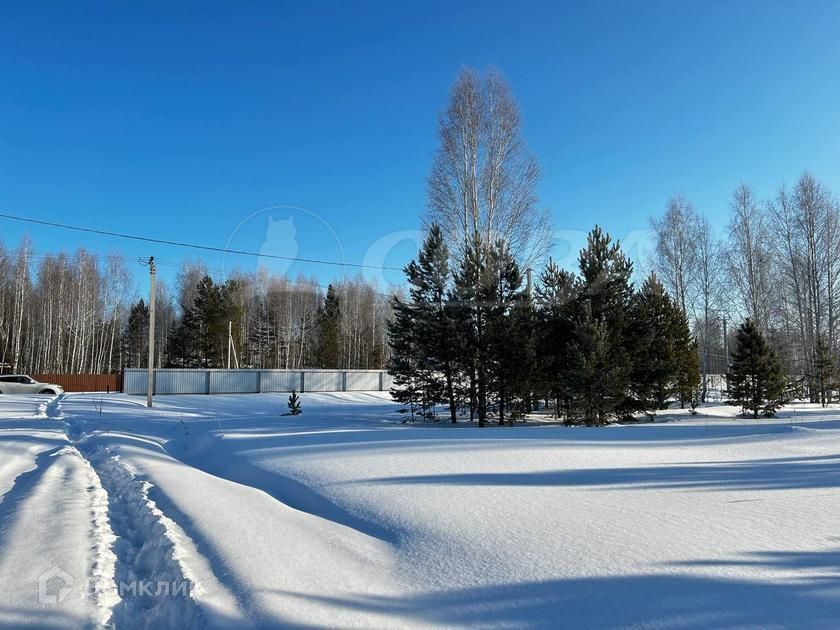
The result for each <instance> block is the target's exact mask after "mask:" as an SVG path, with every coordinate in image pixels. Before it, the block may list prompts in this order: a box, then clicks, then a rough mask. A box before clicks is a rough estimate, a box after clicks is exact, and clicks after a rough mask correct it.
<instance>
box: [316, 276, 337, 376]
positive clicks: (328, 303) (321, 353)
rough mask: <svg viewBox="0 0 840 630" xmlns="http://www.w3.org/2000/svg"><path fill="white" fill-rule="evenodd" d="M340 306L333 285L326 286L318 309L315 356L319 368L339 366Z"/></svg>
mask: <svg viewBox="0 0 840 630" xmlns="http://www.w3.org/2000/svg"><path fill="white" fill-rule="evenodd" d="M340 338H341V307H340V305H339V299H338V295H337V294H336V292H335V288H334V287H333V285H331V284H330V285H329V286H328V287H327V294H326V296H324V303H323V304H322V305H321V307H320V308H319V309H318V348H317V350H316V353H315V356H316V359H317V361H318V367H320V368H338V367H341V366H340V363H341V345H340V341H341V339H340Z"/></svg>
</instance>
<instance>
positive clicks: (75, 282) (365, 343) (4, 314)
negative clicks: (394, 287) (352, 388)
mask: <svg viewBox="0 0 840 630" xmlns="http://www.w3.org/2000/svg"><path fill="white" fill-rule="evenodd" d="M138 292H139V293H140V294H141V295H142V288H141V289H140V290H139V291H138V288H137V287H136V285H135V283H134V282H133V281H132V280H131V274H130V273H129V271H128V267H127V264H126V261H125V260H124V259H123V258H122V257H121V256H107V257H99V256H95V255H92V254H90V253H88V252H86V251H84V250H79V251H77V252H76V253H75V254H69V253H58V254H37V253H35V252H34V248H33V246H32V243H31V242H30V240H29V239H28V238H26V239H24V240H23V242H22V243H20V245H19V246H18V247H17V248H15V249H13V250H9V249H7V248H6V247H4V245H3V244H2V243H0V366H3V370H4V371H7V372H32V373H68V374H72V373H106V372H114V371H119V370H121V369H122V368H124V367H146V365H147V362H148V318H149V312H148V306H147V299H146V298H145V297H143V298H140V299H138V297H137V295H138ZM155 301H156V308H155V319H156V326H155V330H156V335H155V350H156V352H155V354H156V360H155V364H156V366H157V367H223V366H224V365H225V364H226V361H227V347H228V322H232V331H233V339H234V347H235V349H236V354H237V358H238V360H239V364H240V366H242V367H259V368H302V367H315V368H318V367H324V368H329V367H340V368H351V369H353V368H354V369H367V368H371V369H374V368H382V367H384V365H385V363H386V361H387V358H388V345H387V339H386V321H387V319H388V316H389V310H390V307H389V304H388V300H387V298H386V297H384V296H382V295H380V294H379V293H377V291H376V288H375V287H374V286H373V285H371V284H369V283H367V282H366V281H364V280H362V279H353V280H343V281H341V282H338V283H336V284H335V285H333V286H331V287H329V288H328V289H327V290H326V291H325V290H324V289H322V288H321V287H320V286H319V285H318V284H317V282H316V281H315V280H311V279H305V278H298V279H296V280H289V279H287V278H285V277H280V276H273V275H271V274H269V273H267V272H264V271H263V270H260V271H259V272H258V273H250V274H246V273H234V274H230V275H229V276H228V277H227V278H225V279H224V280H223V281H216V280H214V279H213V277H212V276H211V275H210V274H208V272H207V270H206V268H205V267H204V265H203V264H201V263H193V264H188V265H186V266H184V267H183V268H182V269H181V271H180V272H179V274H178V276H177V279H176V282H175V287H174V290H173V289H171V288H170V287H169V286H167V284H166V283H165V282H161V281H160V280H159V281H158V283H157V290H156V298H155Z"/></svg>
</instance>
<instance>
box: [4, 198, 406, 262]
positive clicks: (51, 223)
mask: <svg viewBox="0 0 840 630" xmlns="http://www.w3.org/2000/svg"><path fill="white" fill-rule="evenodd" d="M0 218H3V219H9V220H11V221H20V222H22V223H31V224H34V225H44V226H47V227H54V228H60V229H62V230H74V231H76V232H85V233H87V234H98V235H100V236H111V237H114V238H124V239H128V240H132V241H142V242H144V243H157V244H160V245H171V246H173V247H185V248H188V249H197V250H204V251H209V252H216V253H220V254H236V255H240V256H255V257H257V258H271V259H275V260H289V261H292V262H304V263H312V264H316V265H334V266H338V267H353V268H356V269H376V270H386V271H402V269H401V268H399V267H387V266H385V265H382V266H378V265H363V264H360V263H348V262H337V261H335V260H321V259H318V258H295V257H292V256H280V255H278V254H260V253H257V252H249V251H245V250H239V249H227V248H225V247H213V246H212V245H198V244H196V243H186V242H183V241H169V240H166V239H160V238H151V237H148V236H139V235H136V234H124V233H122V232H111V231H109V230H100V229H97V228H87V227H81V226H78V225H68V224H66V223H56V222H54V221H44V220H42V219H31V218H29V217H21V216H17V215H14V214H5V213H2V212H0Z"/></svg>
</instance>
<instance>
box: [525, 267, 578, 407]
mask: <svg viewBox="0 0 840 630" xmlns="http://www.w3.org/2000/svg"><path fill="white" fill-rule="evenodd" d="M578 291H579V288H578V286H577V280H576V278H575V275H574V274H573V273H571V272H569V271H565V270H563V269H560V267H558V266H557V265H556V264H555V263H554V261H553V260H549V261H548V265H546V267H545V269H544V270H543V272H542V274H541V275H540V279H539V282H538V283H537V287H536V295H537V302H538V304H539V306H538V307H537V310H536V313H535V328H536V330H535V339H534V343H535V346H536V348H535V361H536V368H535V369H536V374H537V376H536V380H537V386H538V388H539V389H540V391H542V392H543V395H544V396H545V397H546V398H550V399H551V400H552V401H554V412H555V416H556V417H558V418H559V417H560V413H561V409H562V410H563V414H564V415H566V416H568V414H569V405H570V401H571V395H572V391H571V387H570V385H571V344H572V335H573V333H574V326H575V317H576V303H577V299H578Z"/></svg>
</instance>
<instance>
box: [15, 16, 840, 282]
mask: <svg viewBox="0 0 840 630" xmlns="http://www.w3.org/2000/svg"><path fill="white" fill-rule="evenodd" d="M0 7H2V9H1V10H0V86H2V87H0V90H1V92H0V94H2V97H0V212H9V213H16V214H23V215H28V216H37V217H40V218H46V219H50V220H57V221H64V222H69V223H77V224H83V225H87V226H104V227H106V228H109V229H115V230H120V231H126V232H134V233H140V234H145V235H150V236H159V237H163V238H174V239H185V240H192V241H196V242H201V243H207V244H211V245H214V246H224V245H225V244H226V243H228V241H229V240H230V244H231V246H234V247H238V248H240V249H251V250H259V249H260V248H264V251H271V252H273V253H280V254H282V253H283V252H294V251H295V250H296V251H297V255H299V256H304V257H321V258H329V259H341V258H342V257H343V258H344V259H345V260H347V261H351V262H362V260H363V258H364V256H365V253H366V252H367V251H368V250H369V249H370V247H371V245H372V244H373V243H374V242H375V241H376V240H377V239H379V238H382V237H387V236H388V235H392V234H393V233H395V232H399V231H402V230H415V229H417V227H418V225H419V215H420V214H421V213H422V211H423V209H424V206H425V198H424V195H425V190H424V187H425V178H426V174H427V171H428V167H429V163H430V159H431V156H432V154H433V152H434V150H435V146H436V135H435V128H436V120H437V116H438V113H439V112H440V110H441V109H442V108H443V107H444V106H445V104H446V99H447V94H448V91H449V89H450V86H451V84H452V82H453V80H454V78H455V75H456V74H457V72H458V70H459V69H460V68H461V67H462V66H472V67H476V68H484V67H486V66H488V65H493V66H495V67H497V68H498V69H500V70H501V71H502V73H503V74H504V75H505V76H506V77H507V78H508V80H509V81H510V83H511V85H512V87H513V90H514V92H515V94H516V96H517V98H518V100H519V102H520V104H521V108H522V115H523V121H524V133H525V138H526V140H527V142H528V144H529V145H530V147H531V148H532V150H533V151H534V152H535V153H536V155H537V157H538V159H539V161H540V163H541V165H542V168H543V171H544V177H543V180H542V184H541V186H540V197H541V203H542V204H543V205H544V206H545V207H547V208H548V209H549V210H550V211H551V213H552V215H553V218H554V223H555V226H556V227H557V228H558V229H561V230H571V231H575V230H581V231H583V230H587V229H589V228H590V227H591V225H592V224H594V223H595V222H598V223H601V224H602V225H604V226H605V227H606V228H607V229H608V230H609V231H611V232H612V233H614V234H615V235H617V236H619V237H623V236H625V235H626V234H628V233H629V232H630V231H631V230H638V229H645V228H646V227H647V224H648V217H649V216H650V215H651V214H652V213H656V212H659V211H660V210H661V208H662V206H663V205H664V203H665V201H666V199H667V197H668V196H669V195H671V194H672V193H674V192H678V191H679V192H682V193H684V194H685V195H686V196H688V197H689V198H690V199H692V200H693V201H694V202H695V204H696V206H697V207H698V209H700V210H701V211H703V212H705V213H707V214H708V215H709V216H710V217H711V218H712V219H713V220H714V221H715V222H716V223H717V224H718V225H720V226H721V227H722V226H723V225H724V223H725V221H726V213H727V204H728V198H729V195H730V193H731V190H732V189H733V187H734V186H735V185H736V184H737V183H738V182H739V181H741V180H743V181H747V182H749V183H751V184H752V185H753V186H754V187H755V189H756V191H757V193H758V194H759V195H760V196H767V195H769V194H771V193H772V192H773V190H774V189H775V188H776V187H777V186H778V185H779V184H781V183H783V182H787V183H790V182H792V181H793V180H794V179H795V178H796V177H797V176H798V175H799V174H800V173H801V171H802V170H804V169H808V170H810V171H812V172H813V173H814V174H815V175H816V176H817V177H818V178H820V179H821V180H823V181H824V182H826V183H827V184H828V185H830V186H831V187H833V188H834V189H835V191H840V170H838V169H839V168H840V2H836V1H827V2H819V1H814V0H809V1H808V2H801V3H799V2H792V1H791V2H768V1H760V2H694V3H690V2H682V1H668V2H631V1H616V2H579V3H575V4H572V3H560V2H544V3H543V2H527V3H514V2H506V3H501V2H440V3H437V2H418V3H407V2H406V3H404V2H382V3H374V2H337V1H336V2H327V3H317V2H306V3H287V2H266V3H258V2H247V3H233V2H230V3H224V2H194V3H190V2H175V3H172V2H147V3H125V2H108V3H70V2H54V3H52V2H15V3H7V2H4V3H2V5H0ZM275 204H290V205H294V206H299V207H302V208H305V209H306V210H307V211H308V212H304V211H300V210H295V209H283V208H281V209H276V210H272V211H268V212H263V213H258V214H257V215H256V216H254V217H252V218H251V219H249V216H251V215H252V214H253V213H255V212H257V211H259V210H261V209H263V208H266V207H269V206H272V205H275ZM269 215H272V216H273V217H274V220H275V221H277V222H280V223H279V224H277V225H276V229H275V231H273V232H272V228H271V226H270V225H269V223H268V221H269V219H268V216H269ZM290 216H291V217H292V220H293V221H294V223H295V229H296V235H295V236H294V237H291V238H290V237H289V236H288V233H287V232H282V229H281V228H283V229H285V228H286V227H288V222H287V220H288V217H290ZM243 221H244V224H242V225H241V226H240V223H241V222H243ZM284 221H286V223H283V222H284ZM238 226H239V227H238ZM327 226H329V228H328V227H327ZM24 230H27V231H28V232H29V233H30V234H31V236H32V238H33V240H34V243H35V246H36V248H37V249H38V250H40V251H56V250H59V249H75V248H76V247H77V246H79V245H83V246H85V247H87V248H89V249H91V250H92V251H95V252H99V253H105V252H109V251H122V252H124V253H125V254H126V255H127V256H129V257H136V256H140V255H148V254H150V253H151V254H155V255H157V256H158V257H159V258H163V259H165V260H172V261H176V260H180V259H182V258H189V257H191V256H194V255H193V254H190V253H189V252H184V251H181V250H177V249H172V248H165V247H154V248H151V247H147V246H144V245H139V244H134V243H125V242H121V241H116V240H108V239H103V238H95V237H86V236H82V235H79V234H75V233H65V232H61V231H58V230H54V229H47V228H24V227H22V226H20V225H15V224H12V223H10V222H8V221H5V220H0V238H1V239H2V240H3V241H4V242H5V243H6V244H7V245H13V244H16V243H17V241H18V239H19V238H20V236H21V234H22V233H23V231H24ZM281 232H282V234H286V236H283V235H282V234H281ZM265 248H267V249H265ZM380 251H390V254H389V255H388V256H387V258H386V260H385V261H384V262H385V264H388V265H393V266H401V265H402V264H403V263H404V262H405V261H406V260H407V258H408V256H409V255H410V254H411V246H410V245H409V244H408V243H405V242H403V244H402V246H397V247H396V248H394V249H393V250H389V248H388V247H386V246H383V247H382V248H381V249H380ZM558 253H559V254H560V255H562V253H563V252H558ZM369 256H370V257H371V259H376V258H377V256H379V255H378V254H369ZM204 257H205V258H206V260H207V261H208V263H209V265H210V266H211V267H213V268H221V267H222V265H224V267H225V268H228V269H229V268H230V267H231V266H234V265H237V264H238V265H240V266H242V267H245V268H253V267H254V264H255V263H254V261H253V260H250V259H239V260H234V259H229V260H226V261H222V260H221V259H220V258H219V257H217V256H213V255H205V256H204ZM162 271H163V272H164V274H165V275H166V274H168V275H169V276H170V277H171V275H172V273H174V267H167V268H165V269H162ZM290 271H291V273H293V274H297V273H298V272H302V273H305V274H311V273H318V274H319V276H320V277H321V279H322V280H323V281H324V282H326V281H328V280H329V279H331V278H332V277H335V274H336V273H340V272H338V271H336V270H334V269H329V268H319V267H316V266H312V265H304V264H300V263H297V264H295V265H294V266H292V267H291V269H290ZM386 278H387V279H389V280H396V279H398V274H394V273H391V274H387V275H386Z"/></svg>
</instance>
